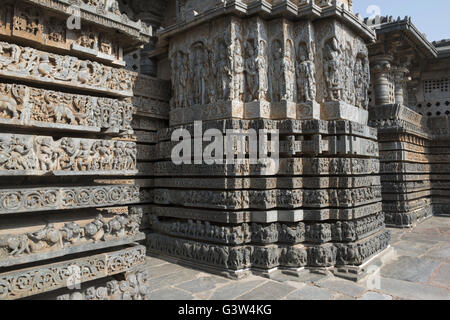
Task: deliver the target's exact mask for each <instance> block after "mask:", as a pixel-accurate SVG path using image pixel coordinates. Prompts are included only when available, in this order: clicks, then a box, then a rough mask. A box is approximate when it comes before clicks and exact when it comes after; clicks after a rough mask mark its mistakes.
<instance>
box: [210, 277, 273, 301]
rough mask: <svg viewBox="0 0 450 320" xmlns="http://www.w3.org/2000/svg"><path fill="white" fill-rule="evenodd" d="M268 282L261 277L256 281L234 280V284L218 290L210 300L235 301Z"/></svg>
mask: <svg viewBox="0 0 450 320" xmlns="http://www.w3.org/2000/svg"><path fill="white" fill-rule="evenodd" d="M267 281H268V280H266V279H264V278H261V277H257V279H255V280H247V279H245V280H234V281H233V282H232V283H230V284H227V285H225V286H223V287H220V288H218V289H217V290H216V291H215V292H214V294H213V295H212V296H211V298H210V299H211V300H234V299H236V298H238V297H240V296H242V295H243V294H245V293H247V292H249V291H250V290H253V289H254V288H256V287H257V286H260V285H262V284H264V283H265V282H267Z"/></svg>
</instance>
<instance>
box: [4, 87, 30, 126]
mask: <svg viewBox="0 0 450 320" xmlns="http://www.w3.org/2000/svg"><path fill="white" fill-rule="evenodd" d="M11 94H12V97H9V96H6V95H3V96H0V112H2V113H3V115H5V116H8V115H9V116H10V117H11V118H12V119H16V118H18V117H19V112H18V108H17V107H18V105H19V104H22V103H23V98H22V97H23V96H25V88H23V87H19V88H14V87H13V88H12V89H11Z"/></svg>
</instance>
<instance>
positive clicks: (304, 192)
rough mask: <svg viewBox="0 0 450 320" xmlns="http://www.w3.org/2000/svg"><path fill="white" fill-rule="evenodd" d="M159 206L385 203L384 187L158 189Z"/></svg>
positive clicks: (313, 205)
mask: <svg viewBox="0 0 450 320" xmlns="http://www.w3.org/2000/svg"><path fill="white" fill-rule="evenodd" d="M154 194H155V198H154V201H155V203H156V204H164V205H179V206H183V207H200V208H212V209H223V210H240V209H274V208H286V209H288V208H289V209H291V208H302V207H306V208H325V207H354V206H361V205H365V204H369V203H373V202H377V201H381V186H373V187H366V188H356V189H326V190H320V189H319V190H317V189H316V190H314V189H312V190H311V189H273V190H238V191H215V190H175V189H155V191H154Z"/></svg>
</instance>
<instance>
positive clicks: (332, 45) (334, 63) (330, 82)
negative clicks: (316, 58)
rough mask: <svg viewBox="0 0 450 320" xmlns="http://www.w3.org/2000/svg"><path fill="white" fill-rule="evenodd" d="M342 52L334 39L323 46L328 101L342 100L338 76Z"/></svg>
mask: <svg viewBox="0 0 450 320" xmlns="http://www.w3.org/2000/svg"><path fill="white" fill-rule="evenodd" d="M341 54H342V50H341V49H340V48H339V44H338V40H337V39H336V37H333V38H332V39H330V40H329V41H328V42H327V43H326V45H325V54H324V60H325V63H324V69H325V81H326V84H327V92H326V94H327V98H328V100H329V101H339V100H341V99H342V90H343V89H342V77H341V75H340V72H341V70H340V58H341Z"/></svg>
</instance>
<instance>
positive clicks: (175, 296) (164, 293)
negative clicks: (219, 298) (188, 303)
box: [150, 288, 194, 300]
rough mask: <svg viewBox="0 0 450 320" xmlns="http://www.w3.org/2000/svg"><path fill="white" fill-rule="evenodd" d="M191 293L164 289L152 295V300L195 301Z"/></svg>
mask: <svg viewBox="0 0 450 320" xmlns="http://www.w3.org/2000/svg"><path fill="white" fill-rule="evenodd" d="M193 299H194V296H193V295H191V294H190V293H188V292H186V291H183V290H180V289H177V288H164V289H160V290H156V291H154V292H151V293H150V300H193Z"/></svg>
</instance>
